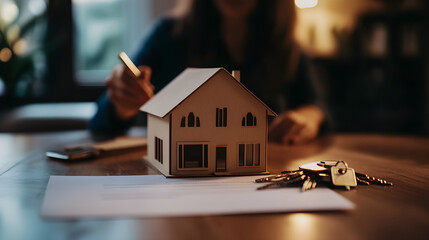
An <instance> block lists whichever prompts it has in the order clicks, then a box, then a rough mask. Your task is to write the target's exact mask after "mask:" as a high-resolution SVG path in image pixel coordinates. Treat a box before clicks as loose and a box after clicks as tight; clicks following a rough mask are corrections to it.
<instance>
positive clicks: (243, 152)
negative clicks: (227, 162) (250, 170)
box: [238, 143, 261, 167]
mask: <svg viewBox="0 0 429 240" xmlns="http://www.w3.org/2000/svg"><path fill="white" fill-rule="evenodd" d="M260 148H261V145H260V144H259V143H257V144H253V143H248V144H238V166H240V167H244V166H259V165H260V164H261V154H260V152H261V149H260Z"/></svg>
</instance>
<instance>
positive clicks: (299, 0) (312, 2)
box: [295, 0, 319, 8]
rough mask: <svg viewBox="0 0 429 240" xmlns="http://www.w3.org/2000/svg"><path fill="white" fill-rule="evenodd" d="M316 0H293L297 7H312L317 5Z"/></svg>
mask: <svg viewBox="0 0 429 240" xmlns="http://www.w3.org/2000/svg"><path fill="white" fill-rule="evenodd" d="M318 2H319V1H318V0H295V5H296V6H297V7H299V8H312V7H315V6H317V3H318Z"/></svg>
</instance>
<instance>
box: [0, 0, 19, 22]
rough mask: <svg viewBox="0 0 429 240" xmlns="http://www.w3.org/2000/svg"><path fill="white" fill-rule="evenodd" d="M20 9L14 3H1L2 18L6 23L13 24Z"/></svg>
mask: <svg viewBox="0 0 429 240" xmlns="http://www.w3.org/2000/svg"><path fill="white" fill-rule="evenodd" d="M18 13H19V9H18V7H17V6H16V4H15V3H14V2H12V1H5V2H3V3H0V17H1V19H2V20H3V21H4V22H6V23H11V22H12V21H13V20H15V18H16V17H17V16H18Z"/></svg>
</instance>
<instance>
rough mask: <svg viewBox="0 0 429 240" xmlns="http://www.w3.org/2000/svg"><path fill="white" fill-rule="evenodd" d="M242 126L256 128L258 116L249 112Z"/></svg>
mask: <svg viewBox="0 0 429 240" xmlns="http://www.w3.org/2000/svg"><path fill="white" fill-rule="evenodd" d="M241 126H256V116H253V114H252V113H251V112H248V113H247V115H246V116H245V117H243V119H242V120H241Z"/></svg>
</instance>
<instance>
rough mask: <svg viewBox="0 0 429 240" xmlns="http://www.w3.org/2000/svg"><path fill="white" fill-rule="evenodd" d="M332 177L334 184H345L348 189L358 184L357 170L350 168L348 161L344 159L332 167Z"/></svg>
mask: <svg viewBox="0 0 429 240" xmlns="http://www.w3.org/2000/svg"><path fill="white" fill-rule="evenodd" d="M331 179H332V184H333V185H335V186H344V187H345V188H346V189H347V190H350V187H356V186H357V180H356V174H355V170H354V169H353V168H349V167H348V166H347V163H345V162H344V161H342V160H340V161H338V162H337V164H336V165H335V166H332V167H331Z"/></svg>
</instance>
